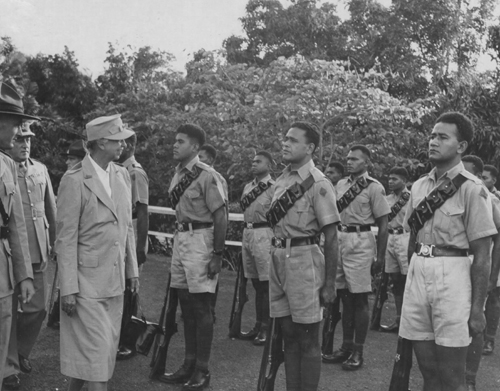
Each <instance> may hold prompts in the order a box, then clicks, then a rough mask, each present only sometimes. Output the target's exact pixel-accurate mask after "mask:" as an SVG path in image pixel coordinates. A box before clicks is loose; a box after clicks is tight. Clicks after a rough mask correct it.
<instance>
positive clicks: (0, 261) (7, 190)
mask: <svg viewBox="0 0 500 391" xmlns="http://www.w3.org/2000/svg"><path fill="white" fill-rule="evenodd" d="M0 199H1V200H2V203H3V205H4V208H5V212H6V213H7V215H8V216H9V230H10V234H9V239H8V240H7V239H1V240H0V241H1V242H2V244H1V245H0V246H1V248H0V298H4V297H7V296H9V295H12V293H13V292H14V287H15V286H16V285H17V284H18V283H20V282H21V281H23V280H25V279H27V278H33V270H32V269H31V258H30V254H29V249H28V235H27V233H26V225H25V223H24V214H23V205H22V201H21V192H20V191H19V186H18V184H17V176H16V166H15V163H14V161H13V160H12V159H11V158H9V157H8V156H6V155H4V154H3V153H0ZM0 221H1V225H3V224H4V223H3V218H2V217H1V216H0Z"/></svg>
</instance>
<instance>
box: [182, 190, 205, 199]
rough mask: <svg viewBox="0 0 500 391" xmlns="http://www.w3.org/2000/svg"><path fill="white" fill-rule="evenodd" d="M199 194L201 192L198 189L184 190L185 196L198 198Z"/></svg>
mask: <svg viewBox="0 0 500 391" xmlns="http://www.w3.org/2000/svg"><path fill="white" fill-rule="evenodd" d="M200 196H201V192H200V191H199V190H198V189H188V190H186V197H188V198H191V199H192V198H199V197H200Z"/></svg>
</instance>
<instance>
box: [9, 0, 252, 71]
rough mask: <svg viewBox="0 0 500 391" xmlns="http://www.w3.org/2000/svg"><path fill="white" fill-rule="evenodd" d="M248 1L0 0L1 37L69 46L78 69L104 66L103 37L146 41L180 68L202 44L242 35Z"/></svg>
mask: <svg viewBox="0 0 500 391" xmlns="http://www.w3.org/2000/svg"><path fill="white" fill-rule="evenodd" d="M246 3H247V0H0V9H1V12H0V36H10V37H11V38H12V40H13V43H14V44H15V45H16V47H17V48H18V50H19V51H21V52H23V53H25V54H28V55H36V54H37V53H43V54H57V53H62V52H63V51H64V46H65V45H66V46H68V48H69V49H70V50H71V51H74V52H75V56H76V58H77V60H78V62H79V64H80V67H81V68H82V70H84V71H85V72H86V73H88V74H90V75H92V77H96V76H98V75H99V74H101V73H102V72H103V70H104V67H105V64H104V59H105V57H106V51H107V49H108V42H111V43H113V45H115V46H116V47H118V48H122V47H125V46H127V45H132V46H133V47H135V48H139V47H141V46H146V45H149V46H151V47H152V49H153V50H163V51H167V52H169V53H172V54H174V56H175V57H176V59H177V62H176V64H175V68H176V69H177V70H183V68H184V64H185V63H186V62H187V61H188V60H189V55H190V54H191V53H193V52H195V51H197V50H199V49H201V48H204V49H206V50H213V49H219V48H221V47H222V41H223V40H224V39H225V38H227V37H229V36H230V35H232V34H235V35H241V34H242V28H241V22H240V21H239V20H238V18H240V17H241V16H243V15H244V13H245V5H246Z"/></svg>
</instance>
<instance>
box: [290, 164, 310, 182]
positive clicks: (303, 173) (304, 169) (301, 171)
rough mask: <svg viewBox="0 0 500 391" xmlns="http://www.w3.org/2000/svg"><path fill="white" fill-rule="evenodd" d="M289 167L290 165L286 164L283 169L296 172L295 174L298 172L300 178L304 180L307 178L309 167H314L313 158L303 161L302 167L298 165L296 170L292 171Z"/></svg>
mask: <svg viewBox="0 0 500 391" xmlns="http://www.w3.org/2000/svg"><path fill="white" fill-rule="evenodd" d="M291 167H292V166H291V165H288V166H287V167H286V168H285V171H287V172H289V173H292V172H296V173H297V174H299V177H300V179H302V180H303V181H305V180H306V179H307V177H308V176H309V172H310V171H311V168H314V167H315V165H314V162H313V160H312V159H311V160H309V161H308V162H307V163H305V164H304V165H303V166H302V167H300V168H299V169H298V170H293V171H292V169H291Z"/></svg>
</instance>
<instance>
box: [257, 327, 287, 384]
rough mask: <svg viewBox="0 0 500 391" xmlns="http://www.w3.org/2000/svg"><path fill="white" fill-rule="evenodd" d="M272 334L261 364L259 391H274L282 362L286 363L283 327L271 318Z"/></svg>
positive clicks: (268, 339) (267, 342) (265, 347)
mask: <svg viewBox="0 0 500 391" xmlns="http://www.w3.org/2000/svg"><path fill="white" fill-rule="evenodd" d="M270 329H271V334H270V335H269V337H268V338H267V341H266V345H265V346H264V352H263V353H262V361H261V364H260V372H259V381H258V384H257V391H273V390H274V382H275V380H276V374H277V373H278V369H279V367H280V365H281V363H282V362H284V361H285V353H284V352H283V334H282V331H281V325H280V324H279V322H278V321H277V320H276V318H271V324H270Z"/></svg>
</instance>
